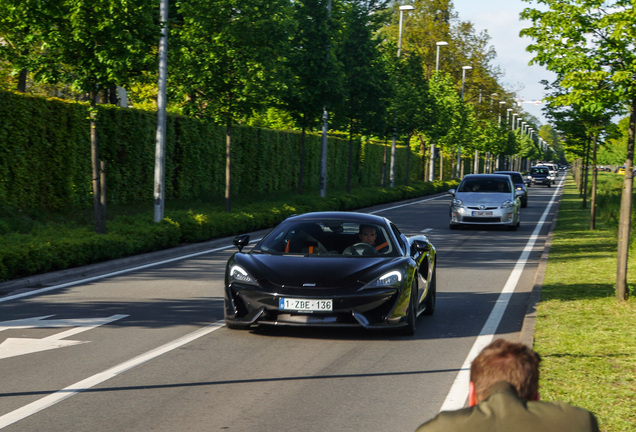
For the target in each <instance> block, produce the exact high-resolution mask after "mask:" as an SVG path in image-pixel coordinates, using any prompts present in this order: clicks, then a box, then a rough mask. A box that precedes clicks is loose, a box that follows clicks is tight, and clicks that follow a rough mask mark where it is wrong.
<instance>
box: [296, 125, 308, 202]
mask: <svg viewBox="0 0 636 432" xmlns="http://www.w3.org/2000/svg"><path fill="white" fill-rule="evenodd" d="M306 136H307V134H306V127H305V122H304V121H303V130H302V133H301V134H300V167H299V170H298V193H299V194H300V195H302V194H303V182H304V181H305V137H306Z"/></svg>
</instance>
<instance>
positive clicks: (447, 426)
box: [416, 408, 473, 432]
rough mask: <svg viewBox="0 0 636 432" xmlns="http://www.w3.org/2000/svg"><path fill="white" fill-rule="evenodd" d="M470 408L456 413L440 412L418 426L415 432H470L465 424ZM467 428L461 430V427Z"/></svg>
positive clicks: (470, 429)
mask: <svg viewBox="0 0 636 432" xmlns="http://www.w3.org/2000/svg"><path fill="white" fill-rule="evenodd" d="M472 411H473V409H472V408H462V409H459V410H456V411H442V412H440V413H439V414H437V415H436V416H435V417H433V418H432V419H430V420H429V421H427V422H426V423H423V424H422V425H420V427H419V428H417V430H416V432H437V431H440V432H448V431H450V430H452V431H456V432H461V431H463V430H466V431H472V430H473V428H472V427H470V426H469V425H468V424H467V423H465V422H466V419H468V418H469V417H470V414H471V412H472ZM463 424H466V426H468V427H467V428H466V429H462V427H461V426H462V425H463Z"/></svg>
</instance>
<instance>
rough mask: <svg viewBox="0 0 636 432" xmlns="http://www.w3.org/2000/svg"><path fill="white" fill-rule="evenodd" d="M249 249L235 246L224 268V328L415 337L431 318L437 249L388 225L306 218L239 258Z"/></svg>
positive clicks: (362, 218) (364, 219)
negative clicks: (351, 330)
mask: <svg viewBox="0 0 636 432" xmlns="http://www.w3.org/2000/svg"><path fill="white" fill-rule="evenodd" d="M363 239H364V240H365V241H363ZM248 242H249V236H247V235H240V236H237V237H236V238H235V239H234V244H235V245H236V246H237V247H238V249H239V250H238V252H236V253H235V254H233V255H232V256H231V257H230V259H229V260H228V262H227V266H226V272H225V306H224V307H225V323H226V325H227V327H228V328H231V329H245V330H247V329H250V328H251V327H252V326H260V325H289V326H315V327H349V326H353V327H364V328H367V329H397V330H398V331H400V332H401V333H403V334H407V335H412V334H414V333H415V329H416V324H417V319H418V316H419V315H421V314H424V315H432V314H433V312H434V311H435V300H436V261H437V255H436V250H435V247H434V246H433V245H432V244H431V243H430V242H429V241H428V239H427V238H426V236H424V235H421V234H417V235H413V236H405V235H404V234H402V233H401V232H400V230H399V229H398V228H397V226H395V225H394V224H393V223H392V222H391V221H389V220H388V219H386V218H383V217H380V216H377V215H370V214H364V213H355V212H316V213H307V214H303V215H298V216H292V217H289V218H287V219H286V220H284V221H283V222H282V223H281V224H280V225H278V226H277V227H276V228H274V229H273V230H272V231H270V232H269V233H268V234H267V235H266V236H265V237H264V238H263V239H261V240H260V241H259V242H257V243H256V245H255V246H254V247H253V248H252V249H251V250H249V251H247V252H246V251H243V249H244V248H245V247H246V246H247V245H248Z"/></svg>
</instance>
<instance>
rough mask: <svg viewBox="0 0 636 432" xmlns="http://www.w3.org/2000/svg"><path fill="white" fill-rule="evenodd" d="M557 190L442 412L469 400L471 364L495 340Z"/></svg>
mask: <svg viewBox="0 0 636 432" xmlns="http://www.w3.org/2000/svg"><path fill="white" fill-rule="evenodd" d="M557 192H558V188H557V190H555V191H554V193H553V194H552V199H551V200H550V202H549V203H548V206H547V207H546V209H545V210H544V212H543V214H542V215H541V219H539V222H537V225H536V226H535V228H534V231H533V232H532V235H531V236H530V238H529V239H528V242H527V243H526V246H525V248H524V249H523V252H522V253H521V256H520V257H519V260H517V263H516V264H515V267H514V269H513V270H512V272H511V273H510V276H509V277H508V280H507V281H506V284H505V285H504V287H503V289H502V290H501V293H500V294H499V297H498V298H497V301H496V303H495V306H494V307H493V309H492V311H491V312H490V315H489V316H488V319H487V320H486V323H485V324H484V326H483V327H482V329H481V331H480V332H479V335H478V336H477V339H476V340H475V343H474V344H473V346H472V348H471V349H470V351H469V353H468V357H466V360H464V364H463V365H462V367H461V369H460V370H459V372H458V373H457V376H456V377H455V381H454V382H453V385H452V386H451V389H450V391H449V392H448V395H446V399H445V400H444V403H443V404H442V407H441V408H440V411H452V410H457V409H460V408H463V407H464V405H465V404H466V399H467V397H468V383H469V381H470V364H471V363H472V361H473V360H474V359H475V357H477V355H478V354H479V353H480V352H481V350H482V349H484V348H485V347H486V346H487V345H488V344H489V343H490V342H492V340H493V339H494V336H495V334H496V333H495V332H496V331H497V327H499V323H500V322H501V318H502V317H503V314H504V312H505V311H506V308H507V307H508V303H509V302H510V298H511V297H512V294H513V293H514V291H515V288H516V286H517V283H518V282H519V278H520V277H521V274H522V273H523V268H524V267H525V265H526V263H527V262H528V257H529V256H530V252H531V251H532V248H533V247H534V244H535V243H536V241H537V238H538V237H539V232H540V231H541V228H542V227H543V225H544V224H545V223H546V222H545V220H546V219H547V217H548V213H549V212H550V209H551V208H552V206H553V205H554V201H555V200H556V196H557Z"/></svg>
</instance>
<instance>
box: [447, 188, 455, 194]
mask: <svg viewBox="0 0 636 432" xmlns="http://www.w3.org/2000/svg"><path fill="white" fill-rule="evenodd" d="M456 192H457V191H456V190H455V189H449V190H448V194H449V195H455V193H456Z"/></svg>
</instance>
